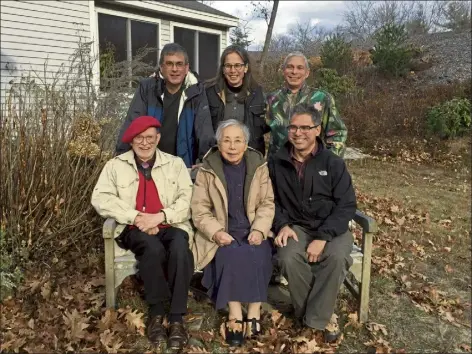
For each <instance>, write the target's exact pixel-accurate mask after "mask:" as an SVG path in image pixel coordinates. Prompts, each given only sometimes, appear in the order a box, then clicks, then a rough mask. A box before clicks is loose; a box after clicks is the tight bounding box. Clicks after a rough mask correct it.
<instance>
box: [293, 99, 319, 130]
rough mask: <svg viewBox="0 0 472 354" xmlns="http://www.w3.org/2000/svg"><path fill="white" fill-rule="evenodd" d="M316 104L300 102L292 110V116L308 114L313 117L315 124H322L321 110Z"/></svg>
mask: <svg viewBox="0 0 472 354" xmlns="http://www.w3.org/2000/svg"><path fill="white" fill-rule="evenodd" d="M316 104H319V103H315V104H308V103H299V104H297V105H296V106H295V107H294V108H293V110H292V116H291V117H290V119H291V118H292V117H293V116H298V115H301V114H308V115H309V116H310V117H311V120H312V122H313V124H314V125H321V120H322V117H321V111H320V110H318V109H317V108H316Z"/></svg>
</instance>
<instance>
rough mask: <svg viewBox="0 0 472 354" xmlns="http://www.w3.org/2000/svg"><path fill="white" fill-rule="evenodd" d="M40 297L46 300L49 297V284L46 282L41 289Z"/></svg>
mask: <svg viewBox="0 0 472 354" xmlns="http://www.w3.org/2000/svg"><path fill="white" fill-rule="evenodd" d="M41 296H42V297H43V298H44V299H45V300H47V299H49V297H50V296H51V284H50V283H49V282H48V281H47V282H45V283H44V284H43V286H42V287H41Z"/></svg>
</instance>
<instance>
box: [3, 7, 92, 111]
mask: <svg viewBox="0 0 472 354" xmlns="http://www.w3.org/2000/svg"><path fill="white" fill-rule="evenodd" d="M0 6H1V11H0V12H1V15H0V18H1V23H0V27H1V36H0V40H1V43H2V48H1V58H0V62H1V68H0V69H1V71H0V74H1V80H0V82H1V87H0V91H1V93H0V96H1V101H2V103H3V102H4V98H5V90H7V89H8V86H9V85H8V83H9V82H10V81H11V80H14V81H15V82H18V81H19V79H20V78H21V76H22V75H28V72H33V71H35V72H36V73H37V74H38V75H39V77H40V78H44V70H45V68H44V64H45V62H46V59H47V60H48V65H47V68H46V70H47V73H46V77H47V79H48V81H49V82H52V80H53V77H54V76H55V75H56V73H57V72H58V71H59V70H61V64H63V68H62V70H64V72H68V71H69V67H70V63H69V59H70V57H71V55H72V54H73V53H74V52H75V51H76V49H77V48H78V43H79V39H80V37H82V38H83V41H90V13H89V2H88V1H47V0H38V1H32V0H27V1H1V2H0ZM32 75H33V76H34V74H32ZM38 80H39V79H36V82H39V81H38Z"/></svg>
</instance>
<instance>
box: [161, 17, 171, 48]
mask: <svg viewBox="0 0 472 354" xmlns="http://www.w3.org/2000/svg"><path fill="white" fill-rule="evenodd" d="M160 30H161V41H162V43H160V47H161V49H162V47H163V46H165V45H166V44H167V43H170V38H171V35H170V21H169V20H164V19H162V20H161V28H160Z"/></svg>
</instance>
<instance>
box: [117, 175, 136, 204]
mask: <svg viewBox="0 0 472 354" xmlns="http://www.w3.org/2000/svg"><path fill="white" fill-rule="evenodd" d="M134 183H139V179H138V177H135V178H123V179H120V180H119V181H117V183H116V189H117V190H118V196H119V197H120V198H121V199H123V200H130V199H131V200H132V198H133V197H134V198H136V196H133V193H134Z"/></svg>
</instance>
